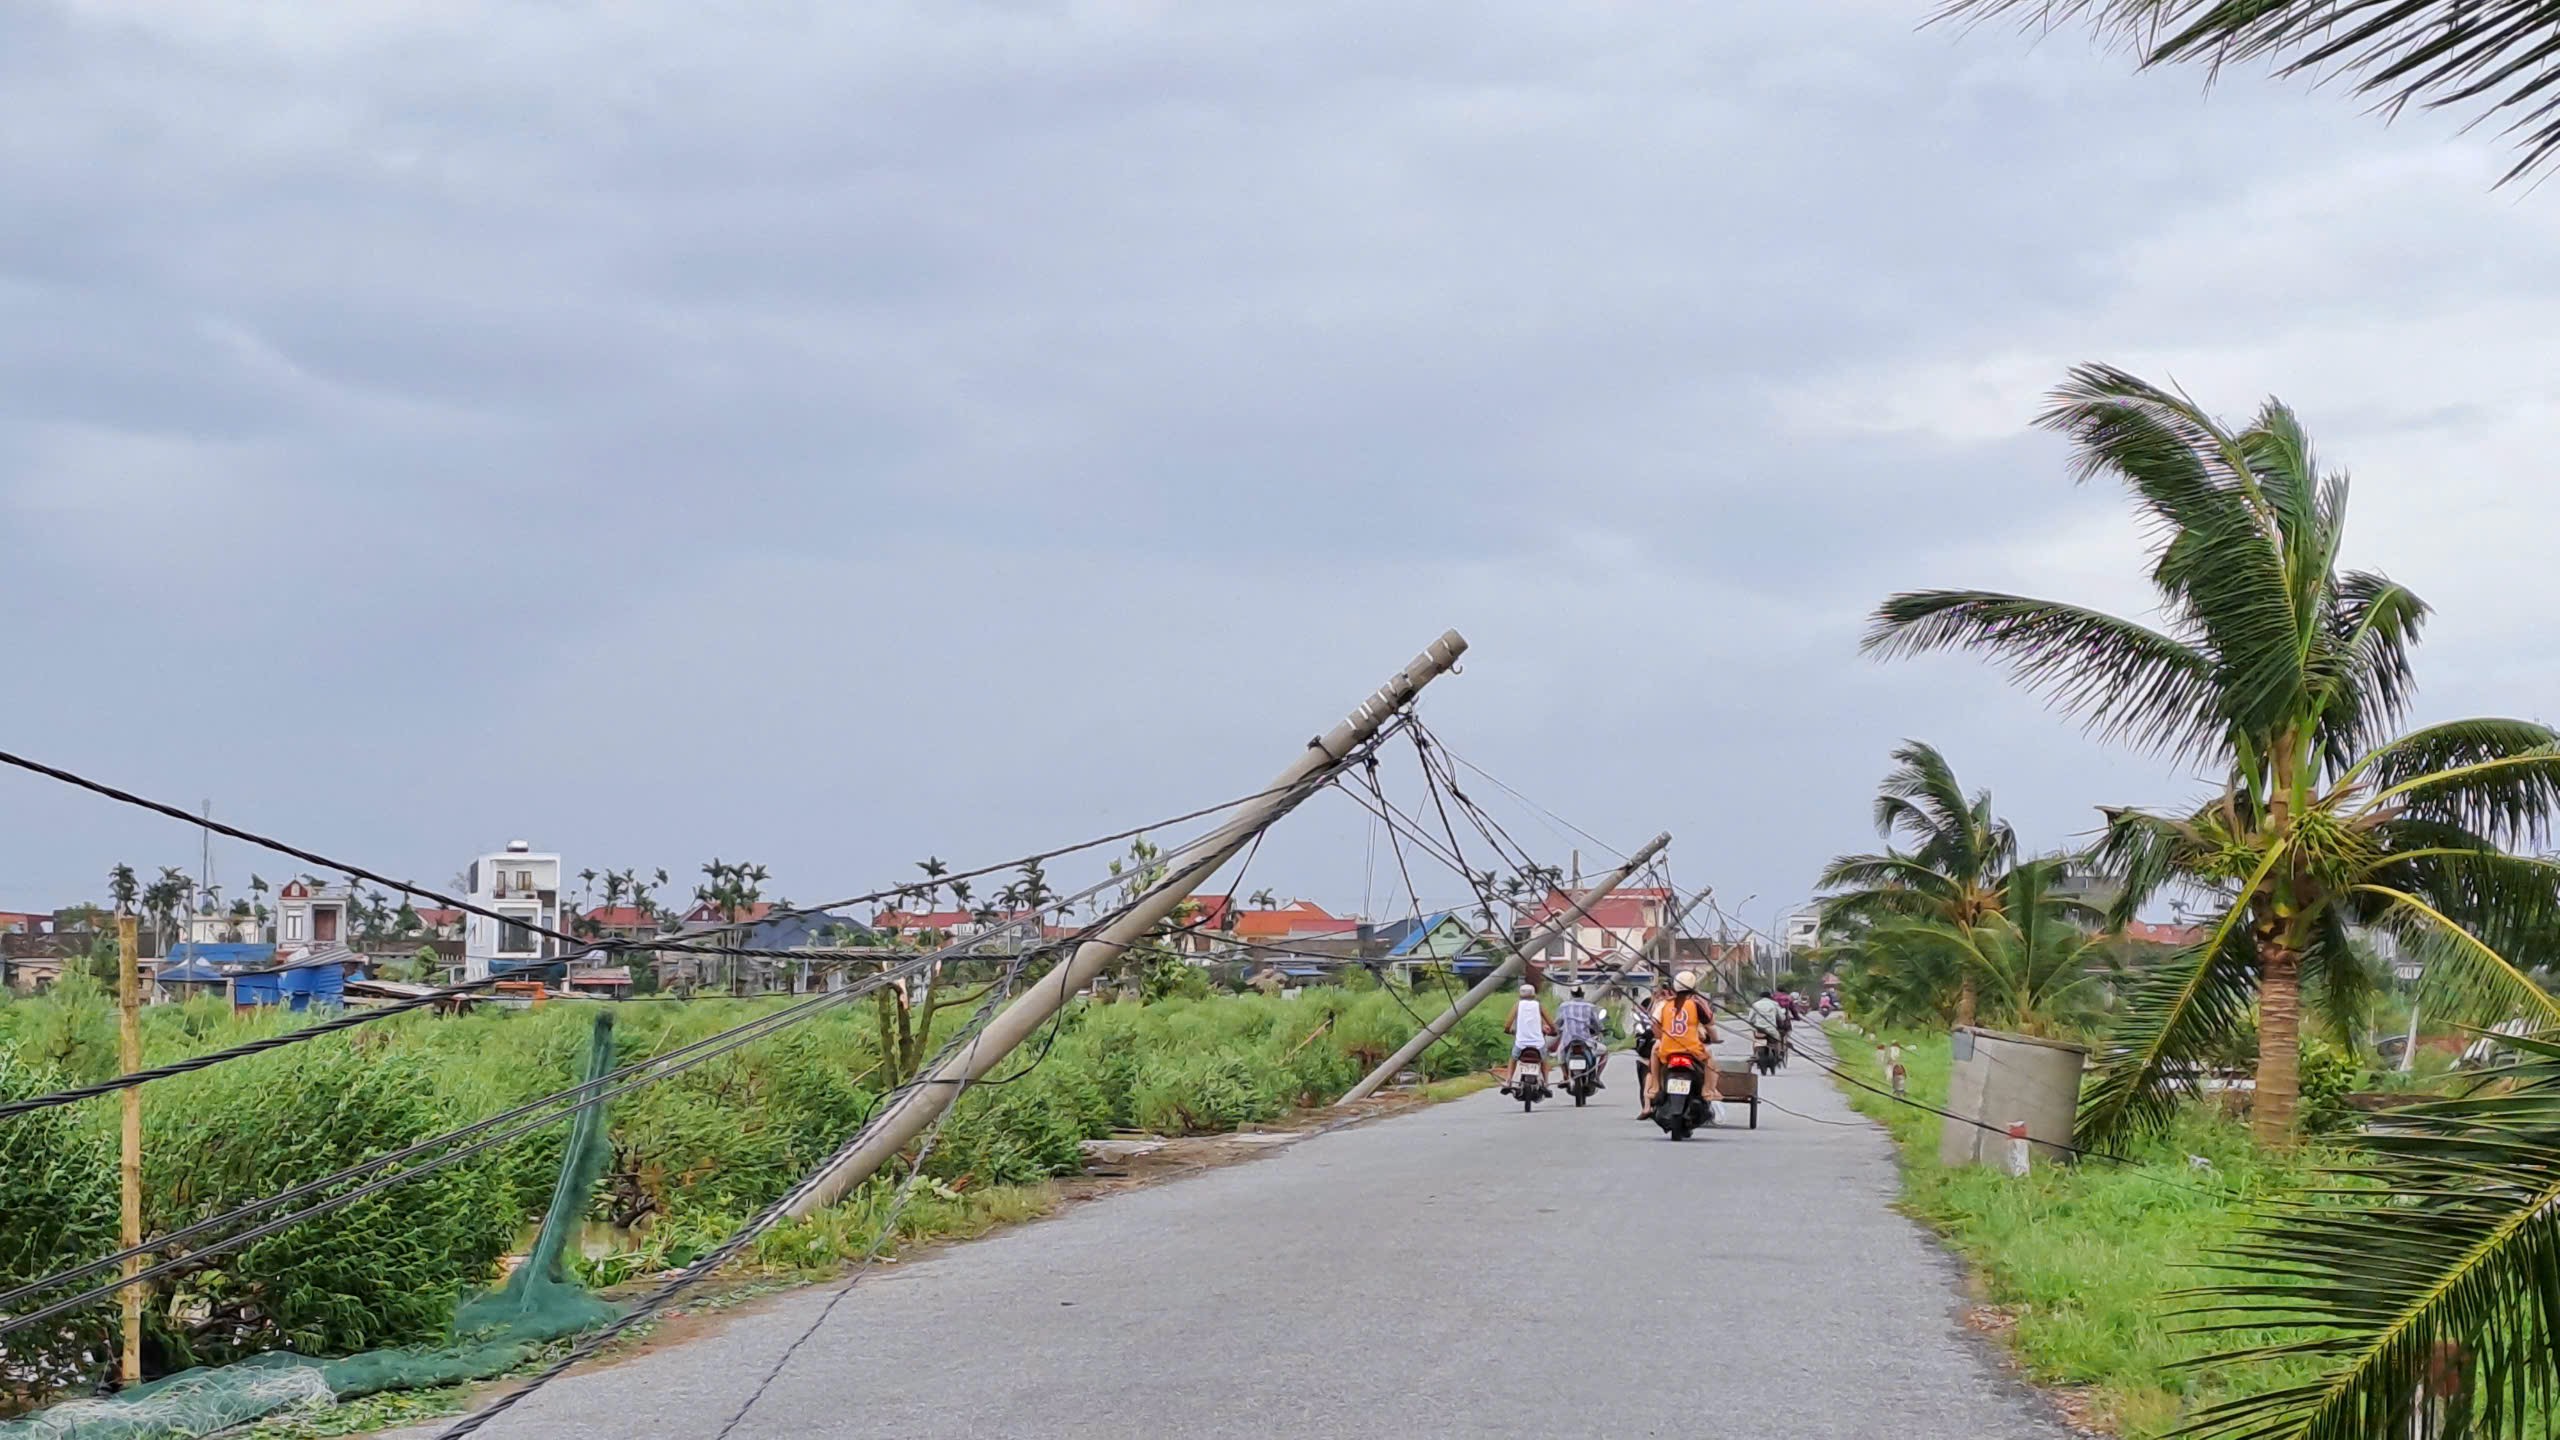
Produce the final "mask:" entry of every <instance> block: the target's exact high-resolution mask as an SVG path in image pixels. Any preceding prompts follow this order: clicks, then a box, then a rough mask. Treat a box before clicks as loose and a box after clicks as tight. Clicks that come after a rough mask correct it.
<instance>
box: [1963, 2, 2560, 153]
mask: <svg viewBox="0 0 2560 1440" xmlns="http://www.w3.org/2000/svg"><path fill="white" fill-rule="evenodd" d="M1943 13H1944V14H1946V15H1949V16H1972V17H1988V16H1992V15H2000V14H2015V15H2020V16H2023V17H2025V18H2026V20H2027V22H2028V23H2029V24H2031V25H2049V24H2054V23H2058V22H2060V21H2063V20H2067V19H2072V18H2076V17H2080V16H2087V17H2089V18H2090V19H2092V20H2093V21H2094V23H2095V24H2096V25H2097V27H2098V28H2099V29H2100V30H2101V31H2102V32H2104V33H2106V34H2108V35H2110V36H2112V37H2117V38H2121V39H2123V40H2125V41H2127V42H2128V43H2130V44H2131V45H2132V46H2133V47H2134V48H2135V49H2136V51H2137V52H2138V53H2139V54H2140V55H2141V57H2142V63H2143V65H2144V66H2146V67H2148V66H2153V65H2167V64H2173V63H2176V62H2180V61H2188V62H2202V63H2203V64H2205V65H2208V66H2210V67H2212V68H2213V69H2215V70H2217V71H2218V70H2220V69H2221V68H2222V67H2223V66H2224V65H2226V64H2230V63H2232V62H2234V61H2251V60H2268V61H2271V62H2273V63H2274V65H2275V67H2276V69H2277V70H2278V71H2279V72H2280V73H2283V74H2288V75H2310V76H2313V77H2316V78H2321V79H2326V78H2328V77H2330V76H2347V77H2351V78H2352V80H2353V82H2354V88H2355V90H2356V91H2357V93H2359V94H2363V95H2369V96H2372V97H2373V98H2374V100H2375V103H2376V107H2377V108H2379V109H2380V110H2382V111H2383V112H2384V113H2385V114H2387V115H2388V114H2397V113H2398V112H2399V111H2400V110H2401V109H2402V108H2403V107H2405V106H2407V105H2409V104H2411V103H2413V102H2414V103H2417V104H2421V105H2424V106H2427V107H2429V108H2436V107H2455V108H2459V109H2467V110H2472V111H2475V112H2476V113H2477V115H2478V117H2479V119H2481V120H2501V121H2504V122H2505V129H2506V133H2507V134H2508V135H2509V136H2510V137H2511V138H2513V139H2514V140H2515V142H2516V143H2517V145H2518V146H2519V147H2521V148H2522V149H2523V151H2524V157H2523V158H2522V159H2520V160H2518V161H2517V162H2516V164H2515V168H2513V169H2511V170H2509V171H2508V172H2507V174H2506V175H2505V177H2504V178H2503V179H2502V180H2501V181H2500V183H2501V184H2504V183H2505V182H2506V181H2507V180H2513V179H2515V178H2516V177H2517V176H2519V175H2523V174H2526V173H2529V172H2531V171H2533V170H2535V169H2537V168H2540V167H2542V166H2544V165H2546V164H2548V163H2549V162H2550V161H2551V160H2552V158H2553V157H2554V156H2555V155H2560V5H2556V4H2554V3H2553V0H1948V3H1946V4H1945V6H1944V8H1943Z"/></svg>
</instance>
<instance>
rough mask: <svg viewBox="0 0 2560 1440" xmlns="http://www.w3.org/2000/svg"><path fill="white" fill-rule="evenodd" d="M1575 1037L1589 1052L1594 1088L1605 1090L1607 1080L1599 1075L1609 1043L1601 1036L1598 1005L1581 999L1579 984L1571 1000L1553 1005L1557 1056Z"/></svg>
mask: <svg viewBox="0 0 2560 1440" xmlns="http://www.w3.org/2000/svg"><path fill="white" fill-rule="evenodd" d="M1576 1040H1579V1041H1581V1042H1582V1044H1583V1048H1585V1049H1587V1050H1589V1051H1590V1052H1591V1084H1592V1086H1593V1088H1595V1089H1600V1090H1606V1089H1608V1088H1609V1085H1608V1082H1607V1081H1605V1080H1603V1079H1601V1078H1600V1076H1601V1072H1603V1071H1605V1070H1607V1069H1608V1068H1609V1042H1608V1041H1607V1040H1605V1039H1602V1038H1601V1035H1600V1007H1599V1006H1597V1005H1594V1004H1592V1003H1591V1002H1590V1001H1588V1000H1586V999H1584V998H1583V996H1582V987H1581V986H1579V985H1576V986H1574V987H1573V996H1572V998H1571V999H1569V1000H1567V1001H1565V1002H1564V1003H1563V1004H1561V1005H1559V1006H1557V1007H1556V1055H1557V1056H1558V1057H1561V1056H1563V1054H1564V1048H1565V1047H1566V1046H1568V1045H1570V1044H1572V1043H1573V1042H1574V1041H1576Z"/></svg>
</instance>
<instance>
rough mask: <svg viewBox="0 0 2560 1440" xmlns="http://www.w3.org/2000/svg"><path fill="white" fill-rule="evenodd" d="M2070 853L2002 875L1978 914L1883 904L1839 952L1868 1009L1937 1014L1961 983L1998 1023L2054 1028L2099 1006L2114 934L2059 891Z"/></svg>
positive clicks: (1902, 1016) (1918, 1019)
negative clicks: (1958, 915) (1920, 912)
mask: <svg viewBox="0 0 2560 1440" xmlns="http://www.w3.org/2000/svg"><path fill="white" fill-rule="evenodd" d="M2069 864H2070V862H2069V861H2067V860H2064V859H2060V858H2054V859H2046V860H2030V861H2027V862H2026V863H2024V864H2021V865H2018V866H2015V867H2013V868H2011V869H2010V870H2009V871H2008V873H2007V874H2006V875H2005V876H2003V877H2002V880H2001V894H2000V897H1999V899H2000V903H1999V904H1998V905H1997V906H1995V907H1992V908H1989V909H1986V910H1982V911H1980V912H1978V913H1977V915H1976V917H1975V918H1974V919H1973V920H1971V921H1970V922H1957V921H1954V920H1949V919H1942V918H1938V917H1936V916H1916V915H1912V914H1897V913H1894V912H1892V911H1890V910H1888V911H1884V912H1881V913H1880V914H1878V915H1877V916H1876V918H1875V919H1874V920H1873V922H1872V923H1870V924H1863V925H1860V926H1858V927H1857V929H1856V931H1855V933H1854V936H1853V938H1851V939H1850V940H1849V941H1848V942H1847V944H1846V945H1845V946H1843V947H1842V948H1843V950H1844V951H1845V953H1844V954H1842V955H1841V956H1840V962H1841V963H1842V964H1843V965H1845V966H1847V967H1849V968H1850V969H1851V972H1852V974H1853V975H1855V976H1856V977H1857V979H1858V981H1859V984H1858V986H1857V989H1858V991H1859V992H1860V994H1861V1006H1860V1008H1861V1009H1862V1010H1871V1011H1872V1012H1873V1013H1874V1014H1875V1016H1876V1018H1877V1019H1879V1020H1880V1021H1882V1022H1883V1023H1884V1024H1887V1025H1897V1024H1935V1023H1939V1022H1942V1021H1943V1020H1944V1019H1945V1018H1946V1006H1947V1003H1948V997H1949V996H1950V995H1952V994H1954V993H1956V992H1957V991H1958V990H1961V991H1962V993H1963V994H1964V996H1965V1003H1966V1004H1968V1005H1971V1004H1974V1003H1976V997H1977V996H1979V1004H1980V1007H1981V1010H1982V1013H1983V1015H1984V1016H1985V1017H1987V1018H1988V1019H1990V1020H1991V1021H1992V1022H1993V1023H1995V1024H1999V1025H2003V1026H2006V1027H2008V1028H2011V1029H2014V1030H2018V1031H2020V1032H2022V1033H2025V1034H2028V1035H2053V1034H2058V1033H2061V1032H2062V1031H2064V1030H2065V1029H2068V1028H2069V1027H2070V1026H2071V1025H2072V1024H2073V1023H2074V1022H2077V1021H2081V1020H2085V1019H2087V1018H2088V1017H2090V1016H2092V1015H2094V1014H2096V1013H2097V1010H2098V1006H2099V1001H2100V998H2101V984H2100V978H2099V973H2100V969H2101V966H2100V958H2101V956H2102V955H2103V953H2104V951H2105V948H2106V946H2107V944H2108V937H2107V936H2105V935H2104V934H2101V933H2099V932H2097V931H2095V930H2092V929H2091V928H2090V927H2089V926H2088V924H2087V923H2086V922H2087V919H2088V914H2089V910H2088V907H2087V906H2086V905H2083V904H2082V903H2080V902H2079V901H2077V900H2074V899H2072V898H2070V897H2068V896H2065V895H2060V894H2057V893H2055V886H2056V884H2057V883H2058V882H2059V881H2060V880H2061V879H2062V878H2063V875H2064V873H2065V871H2066V870H2067V869H2068V867H2069Z"/></svg>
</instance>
